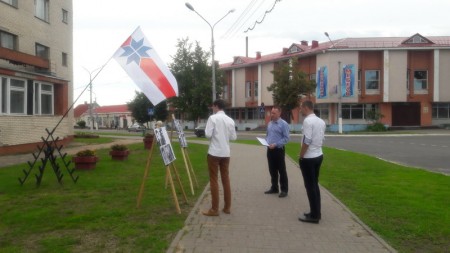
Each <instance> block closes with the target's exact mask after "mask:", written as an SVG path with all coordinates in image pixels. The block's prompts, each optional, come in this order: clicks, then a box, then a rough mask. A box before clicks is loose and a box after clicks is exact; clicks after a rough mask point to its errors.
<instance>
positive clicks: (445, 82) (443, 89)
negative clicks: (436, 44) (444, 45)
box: [439, 50, 450, 102]
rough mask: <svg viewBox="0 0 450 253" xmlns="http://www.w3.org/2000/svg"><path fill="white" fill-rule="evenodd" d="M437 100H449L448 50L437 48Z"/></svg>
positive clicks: (449, 64)
mask: <svg viewBox="0 0 450 253" xmlns="http://www.w3.org/2000/svg"><path fill="white" fill-rule="evenodd" d="M439 101H447V102H448V101H450V50H439Z"/></svg>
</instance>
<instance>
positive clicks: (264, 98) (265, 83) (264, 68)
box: [259, 63, 273, 105]
mask: <svg viewBox="0 0 450 253" xmlns="http://www.w3.org/2000/svg"><path fill="white" fill-rule="evenodd" d="M272 71H273V63H266V64H261V78H262V80H260V83H261V84H260V85H261V101H259V104H261V103H264V104H265V105H273V98H272V93H270V92H268V91H267V87H269V86H270V85H271V84H272V83H273V74H272Z"/></svg>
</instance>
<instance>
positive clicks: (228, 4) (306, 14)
mask: <svg viewBox="0 0 450 253" xmlns="http://www.w3.org/2000/svg"><path fill="white" fill-rule="evenodd" d="M185 3H186V1H184V0H161V1H152V0H127V1H111V0H95V1H92V0H74V1H73V12H74V13H73V17H74V19H73V22H74V25H73V28H74V99H76V98H77V97H78V96H79V95H80V93H81V92H82V90H83V89H84V87H85V86H86V85H87V84H88V83H89V72H93V73H94V74H95V71H96V69H98V68H100V67H101V66H103V65H104V64H106V63H107V64H106V65H105V68H104V69H103V71H102V72H101V73H99V74H98V76H97V78H96V79H95V80H94V82H93V84H94V88H93V92H94V95H93V100H94V99H95V98H96V99H97V102H98V103H99V104H100V105H117V104H125V103H126V102H129V101H130V100H132V99H133V98H134V91H135V90H138V88H137V86H136V85H134V83H133V82H132V81H131V79H130V78H129V77H128V76H127V74H126V73H125V72H124V71H123V70H122V68H121V67H120V66H119V65H118V64H117V62H116V61H115V60H113V59H111V56H112V55H113V54H114V52H115V51H116V50H117V49H118V48H119V46H120V45H121V44H122V43H123V42H124V41H125V39H126V38H127V37H128V36H129V35H131V33H132V32H133V31H134V30H135V29H136V28H137V27H138V26H140V27H141V29H142V31H143V32H144V34H145V35H146V37H147V38H148V39H149V41H150V42H151V43H152V45H153V46H154V48H155V50H156V51H157V52H158V54H159V56H160V57H161V59H162V60H163V61H165V62H166V64H169V63H171V62H172V56H174V55H175V53H176V44H177V40H178V39H181V38H189V40H190V41H191V42H192V43H194V42H195V41H199V42H200V46H202V48H203V49H204V50H210V47H211V29H210V28H209V26H208V25H207V23H206V22H205V21H204V20H202V19H201V18H200V17H199V16H198V15H197V14H196V13H194V12H193V11H190V10H189V9H188V8H187V7H186V6H185ZM189 3H190V4H191V5H192V6H193V7H194V8H195V10H196V11H197V12H198V13H200V14H201V15H202V16H203V17H204V18H205V19H206V20H208V22H210V23H211V25H212V24H214V23H215V22H217V21H218V20H219V19H220V18H222V17H223V16H224V15H225V14H226V13H227V12H228V11H229V10H231V9H235V12H233V13H231V14H229V15H228V16H227V17H226V18H225V19H223V20H222V21H220V22H219V23H218V24H217V25H216V26H215V28H214V39H215V55H216V57H215V58H216V60H218V61H219V62H220V63H226V62H231V61H232V60H233V56H245V53H246V47H245V37H246V36H248V40H249V46H248V54H249V57H254V56H255V54H256V51H261V53H262V54H263V55H265V54H270V53H275V52H279V51H281V50H282V48H283V47H289V46H290V45H291V44H292V43H298V42H299V41H301V40H307V41H309V43H310V44H311V40H318V41H319V42H323V41H326V40H328V39H327V38H326V37H325V35H324V32H328V33H329V35H330V37H331V38H332V39H333V40H335V39H341V38H347V37H380V36H383V37H385V36H386V37H399V36H400V37H409V36H412V35H413V34H415V33H420V34H421V35H423V36H432V35H446V36H450V22H449V16H450V13H449V10H450V1H448V0H427V1H425V0H408V1H407V0H394V1H392V0H378V1H366V0H347V1H337V0H321V1H314V0H307V1H300V0H281V1H275V0H227V1H223V0H221V1H217V0H189ZM272 7H273V10H272V11H271V12H270V13H268V14H266V16H265V18H264V20H263V22H262V23H261V24H257V25H256V26H255V27H254V29H253V30H250V31H248V32H247V33H244V31H245V30H247V29H248V28H249V27H253V25H254V24H255V22H256V21H261V20H262V18H263V16H264V13H265V12H266V11H269V10H270V9H272ZM108 61H109V62H108ZM84 101H88V102H89V92H88V91H86V92H85V93H84V94H83V95H82V96H81V97H80V99H79V100H78V101H77V102H76V104H80V103H84Z"/></svg>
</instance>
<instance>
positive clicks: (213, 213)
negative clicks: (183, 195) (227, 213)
mask: <svg viewBox="0 0 450 253" xmlns="http://www.w3.org/2000/svg"><path fill="white" fill-rule="evenodd" d="M202 214H203V215H205V216H219V212H216V211H213V210H211V209H209V210H208V211H203V212H202Z"/></svg>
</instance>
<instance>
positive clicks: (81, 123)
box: [77, 120, 86, 128]
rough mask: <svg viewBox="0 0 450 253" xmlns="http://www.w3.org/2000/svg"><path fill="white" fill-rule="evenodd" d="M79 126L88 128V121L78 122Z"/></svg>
mask: <svg viewBox="0 0 450 253" xmlns="http://www.w3.org/2000/svg"><path fill="white" fill-rule="evenodd" d="M77 125H78V126H79V127H80V128H85V127H86V121H84V120H80V121H78V122H77Z"/></svg>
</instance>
